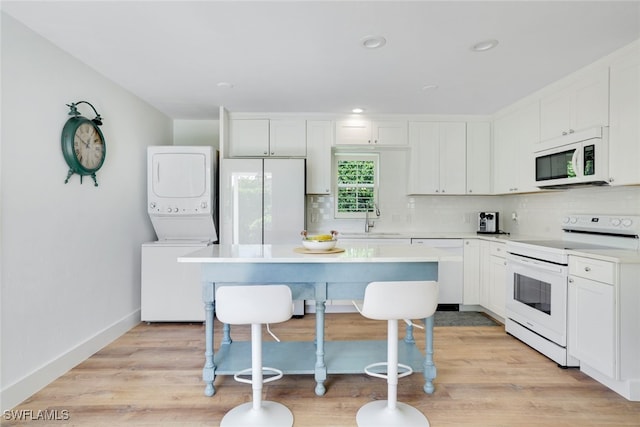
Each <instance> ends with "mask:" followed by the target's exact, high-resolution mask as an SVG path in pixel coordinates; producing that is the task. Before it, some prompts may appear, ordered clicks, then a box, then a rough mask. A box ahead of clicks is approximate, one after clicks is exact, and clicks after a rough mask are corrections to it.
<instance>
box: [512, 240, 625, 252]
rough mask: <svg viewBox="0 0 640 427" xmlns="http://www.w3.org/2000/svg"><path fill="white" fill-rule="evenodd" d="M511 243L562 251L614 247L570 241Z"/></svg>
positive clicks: (516, 241) (522, 241)
mask: <svg viewBox="0 0 640 427" xmlns="http://www.w3.org/2000/svg"><path fill="white" fill-rule="evenodd" d="M511 242H515V243H519V244H524V245H531V246H542V247H545V248H552V249H560V250H572V249H612V248H613V247H612V246H606V245H595V244H592V243H584V242H572V241H568V240H512V241H511Z"/></svg>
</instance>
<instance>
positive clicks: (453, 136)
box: [440, 123, 467, 194]
mask: <svg viewBox="0 0 640 427" xmlns="http://www.w3.org/2000/svg"><path fill="white" fill-rule="evenodd" d="M466 159H467V126H466V123H442V124H441V125H440V193H441V194H466V192H467V191H466V188H467V162H466Z"/></svg>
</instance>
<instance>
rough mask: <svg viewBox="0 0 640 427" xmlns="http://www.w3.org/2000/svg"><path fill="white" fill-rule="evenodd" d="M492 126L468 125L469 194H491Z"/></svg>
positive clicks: (484, 124) (480, 123) (474, 123)
mask: <svg viewBox="0 0 640 427" xmlns="http://www.w3.org/2000/svg"><path fill="white" fill-rule="evenodd" d="M491 157H492V154H491V124H490V123H482V122H468V123H467V194H491V164H492V162H491V160H492V159H491Z"/></svg>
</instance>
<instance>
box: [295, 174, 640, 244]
mask: <svg viewBox="0 0 640 427" xmlns="http://www.w3.org/2000/svg"><path fill="white" fill-rule="evenodd" d="M383 182H384V181H383ZM396 188H397V187H396ZM384 190H385V188H384V187H381V190H380V203H379V207H380V212H381V215H380V217H379V218H374V220H375V227H374V229H373V230H372V231H377V232H389V231H394V232H424V233H432V232H454V233H457V232H475V231H476V215H477V212H479V211H498V212H500V229H501V230H504V231H507V232H510V233H512V234H514V235H518V234H521V235H529V236H537V237H542V238H559V237H560V235H561V230H560V223H561V220H562V217H563V216H566V215H567V214H570V213H592V214H615V215H640V187H638V186H632V187H580V188H571V189H568V190H559V191H554V192H544V193H542V192H541V193H530V194H519V195H505V196H406V195H404V194H402V193H398V192H397V191H384ZM333 209H334V197H333V196H330V195H313V196H307V228H308V229H309V230H314V231H316V230H317V231H322V230H331V229H335V230H339V231H342V232H362V231H364V219H348V220H347V219H335V218H334V216H333ZM512 214H515V218H516V219H515V220H514V219H512Z"/></svg>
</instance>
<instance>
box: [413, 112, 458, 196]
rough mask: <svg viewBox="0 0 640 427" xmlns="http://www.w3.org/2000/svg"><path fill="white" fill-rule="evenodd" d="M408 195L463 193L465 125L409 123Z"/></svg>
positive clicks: (454, 123)
mask: <svg viewBox="0 0 640 427" xmlns="http://www.w3.org/2000/svg"><path fill="white" fill-rule="evenodd" d="M409 146H410V148H411V153H410V155H409V176H408V182H407V188H408V193H409V194H465V193H466V123H460V122H410V123H409Z"/></svg>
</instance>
